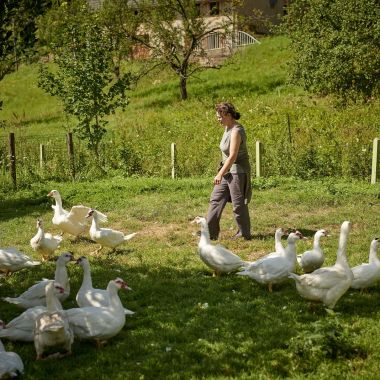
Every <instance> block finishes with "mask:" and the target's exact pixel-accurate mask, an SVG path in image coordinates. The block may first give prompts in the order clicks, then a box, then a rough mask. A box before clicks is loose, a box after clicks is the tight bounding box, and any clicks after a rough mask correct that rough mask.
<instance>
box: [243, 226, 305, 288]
mask: <svg viewBox="0 0 380 380" xmlns="http://www.w3.org/2000/svg"><path fill="white" fill-rule="evenodd" d="M302 238H303V236H302V234H301V232H299V231H296V232H291V233H290V234H289V236H288V239H287V241H288V245H287V247H286V248H285V250H284V252H279V253H278V254H277V255H274V253H270V254H269V255H267V256H264V257H262V258H261V259H258V260H256V261H254V262H252V263H249V265H248V266H247V267H246V268H245V270H243V271H241V272H238V273H237V274H238V275H240V276H248V277H251V278H252V279H253V280H255V281H257V282H258V283H260V284H266V285H268V290H269V291H270V292H271V291H272V286H273V284H280V283H282V282H284V281H285V280H286V279H287V278H288V276H289V273H290V272H292V271H294V270H295V267H296V261H297V259H296V242H297V241H298V240H300V239H302Z"/></svg>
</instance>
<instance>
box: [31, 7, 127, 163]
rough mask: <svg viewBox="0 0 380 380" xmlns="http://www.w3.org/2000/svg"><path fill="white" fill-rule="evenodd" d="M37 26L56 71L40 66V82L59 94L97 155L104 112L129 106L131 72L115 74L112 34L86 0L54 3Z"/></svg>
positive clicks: (80, 134)
mask: <svg viewBox="0 0 380 380" xmlns="http://www.w3.org/2000/svg"><path fill="white" fill-rule="evenodd" d="M44 25H45V26H46V27H45V28H44ZM40 27H41V35H44V36H45V38H46V41H49V46H50V47H51V49H52V51H53V52H54V62H55V64H56V70H54V71H50V70H49V68H48V67H46V65H45V66H44V65H41V67H40V76H39V86H40V87H42V88H43V89H44V90H45V91H47V92H48V93H49V94H51V95H53V96H57V97H59V98H60V100H61V101H62V103H63V107H64V112H65V113H66V114H67V115H73V116H75V117H76V118H77V119H78V124H77V125H76V127H75V128H74V132H75V133H76V134H77V135H78V136H79V138H81V139H84V140H87V143H88V147H89V148H90V149H92V150H93V151H94V153H95V154H96V156H97V157H99V143H100V142H101V140H102V138H103V136H104V134H105V133H106V128H105V127H106V125H107V120H105V116H107V115H110V114H112V113H114V112H115V110H116V109H117V108H118V107H120V108H122V109H125V107H126V106H127V104H128V99H127V98H126V95H125V92H126V90H127V89H128V88H129V84H130V82H131V75H130V73H128V72H126V73H124V74H120V73H119V76H118V78H116V79H115V76H114V63H113V59H112V58H113V56H112V51H113V46H112V43H111V39H110V38H109V36H108V34H107V32H106V31H105V30H104V29H103V28H102V26H101V25H99V22H98V15H97V13H96V12H93V11H91V10H90V9H89V7H88V5H87V3H86V2H85V1H83V0H79V1H77V0H73V1H72V2H70V3H62V4H61V5H58V6H57V7H56V8H54V9H52V10H51V11H50V12H49V13H48V14H47V15H46V16H45V17H44V19H43V20H41V23H40Z"/></svg>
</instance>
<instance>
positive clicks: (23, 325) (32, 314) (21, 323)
mask: <svg viewBox="0 0 380 380" xmlns="http://www.w3.org/2000/svg"><path fill="white" fill-rule="evenodd" d="M63 292H64V289H63V288H62V286H60V285H59V284H58V283H56V282H54V286H53V294H52V295H51V296H50V297H51V298H50V299H49V300H47V302H51V303H52V304H53V306H52V307H54V309H55V310H62V305H61V303H60V302H59V301H58V298H57V297H56V296H57V294H59V293H63ZM46 310H47V308H46V306H35V307H32V308H30V309H27V310H25V311H24V312H23V313H21V314H20V315H19V316H18V317H16V318H14V319H12V320H11V321H10V322H9V323H7V324H6V325H5V328H4V329H2V330H0V338H6V339H9V340H18V341H22V342H33V341H34V328H35V324H36V319H37V317H38V316H39V315H40V314H42V313H43V312H45V311H46Z"/></svg>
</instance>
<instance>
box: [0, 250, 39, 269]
mask: <svg viewBox="0 0 380 380" xmlns="http://www.w3.org/2000/svg"><path fill="white" fill-rule="evenodd" d="M40 264H41V263H40V262H39V261H35V260H32V259H31V258H30V257H29V256H27V255H25V254H23V253H22V252H20V251H19V250H18V249H16V248H0V271H2V272H5V275H7V276H8V275H9V274H12V273H13V272H17V271H19V270H21V269H24V268H30V267H34V266H36V265H40Z"/></svg>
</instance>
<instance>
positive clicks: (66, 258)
mask: <svg viewBox="0 0 380 380" xmlns="http://www.w3.org/2000/svg"><path fill="white" fill-rule="evenodd" d="M57 261H59V262H63V263H65V264H66V263H68V262H69V261H75V259H74V255H73V254H72V253H71V252H63V253H62V254H61V255H60V256H59V257H58V260H57Z"/></svg>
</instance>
